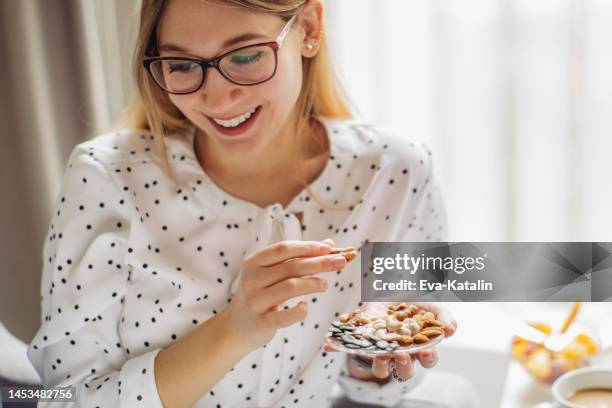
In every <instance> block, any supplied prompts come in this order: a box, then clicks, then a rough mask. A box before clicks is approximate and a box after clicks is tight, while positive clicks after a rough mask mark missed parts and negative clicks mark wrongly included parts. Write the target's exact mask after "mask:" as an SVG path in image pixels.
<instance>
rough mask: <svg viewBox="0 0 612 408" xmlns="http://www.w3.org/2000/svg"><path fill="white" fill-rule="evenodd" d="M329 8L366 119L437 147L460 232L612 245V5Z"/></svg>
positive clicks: (482, 0) (441, 2)
mask: <svg viewBox="0 0 612 408" xmlns="http://www.w3.org/2000/svg"><path fill="white" fill-rule="evenodd" d="M325 4H326V6H327V14H326V16H327V23H328V25H327V31H328V35H329V37H330V41H331V43H332V49H333V53H334V55H333V56H334V58H335V61H336V63H337V66H338V71H339V74H340V76H341V78H342V79H343V81H344V84H345V87H346V88H347V90H348V92H349V93H350V94H351V96H352V97H353V100H354V102H355V103H356V104H357V106H359V108H360V111H361V114H362V118H363V119H364V120H366V121H369V122H374V123H378V124H381V125H384V126H387V127H390V128H392V129H395V130H397V131H399V132H401V133H402V134H404V135H405V137H406V138H409V139H412V140H421V141H424V142H426V143H428V144H429V145H430V146H431V147H432V149H433V153H434V155H435V156H434V160H435V165H436V169H437V175H438V180H439V181H440V183H441V186H442V190H443V192H444V195H445V198H446V205H447V209H448V213H449V218H450V235H451V240H454V241H460V240H465V241H610V240H612V49H611V48H610V42H609V41H610V38H612V24H610V21H612V2H611V1H609V0H583V1H581V0H537V1H533V0H459V1H458V0H381V1H373V0H350V1H347V0H328V1H327V2H326V3H325Z"/></svg>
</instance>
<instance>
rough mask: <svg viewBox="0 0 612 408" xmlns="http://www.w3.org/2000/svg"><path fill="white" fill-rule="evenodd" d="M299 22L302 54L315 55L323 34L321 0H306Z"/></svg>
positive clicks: (309, 56) (310, 56)
mask: <svg viewBox="0 0 612 408" xmlns="http://www.w3.org/2000/svg"><path fill="white" fill-rule="evenodd" d="M299 23H300V26H301V29H302V32H303V38H302V55H303V56H304V57H306V58H312V57H314V56H315V55H317V52H319V48H320V45H321V37H322V35H323V4H322V3H321V0H307V2H306V5H305V6H304V9H303V10H302V12H301V13H300V19H299Z"/></svg>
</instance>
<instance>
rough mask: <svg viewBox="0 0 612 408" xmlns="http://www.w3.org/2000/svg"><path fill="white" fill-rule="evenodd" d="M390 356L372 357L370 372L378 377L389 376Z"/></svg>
mask: <svg viewBox="0 0 612 408" xmlns="http://www.w3.org/2000/svg"><path fill="white" fill-rule="evenodd" d="M390 361H391V358H390V357H379V356H377V357H374V361H373V362H372V374H374V376H376V377H378V378H387V377H388V376H389V362H390Z"/></svg>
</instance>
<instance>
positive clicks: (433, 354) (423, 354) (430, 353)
mask: <svg viewBox="0 0 612 408" xmlns="http://www.w3.org/2000/svg"><path fill="white" fill-rule="evenodd" d="M416 358H417V360H419V363H421V366H423V368H431V367H433V366H435V365H436V364H437V363H438V352H437V351H436V349H428V350H423V351H420V352H418V353H417V355H416Z"/></svg>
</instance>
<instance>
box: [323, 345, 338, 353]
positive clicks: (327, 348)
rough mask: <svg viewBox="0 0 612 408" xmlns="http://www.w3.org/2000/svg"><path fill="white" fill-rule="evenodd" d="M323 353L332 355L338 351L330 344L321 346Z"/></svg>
mask: <svg viewBox="0 0 612 408" xmlns="http://www.w3.org/2000/svg"><path fill="white" fill-rule="evenodd" d="M323 351H327V352H330V353H333V352H336V351H338V349H337V348H336V347H334V346H333V345H332V344H329V343H325V344H324V345H323Z"/></svg>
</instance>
